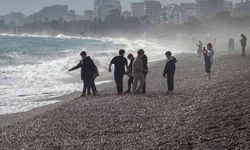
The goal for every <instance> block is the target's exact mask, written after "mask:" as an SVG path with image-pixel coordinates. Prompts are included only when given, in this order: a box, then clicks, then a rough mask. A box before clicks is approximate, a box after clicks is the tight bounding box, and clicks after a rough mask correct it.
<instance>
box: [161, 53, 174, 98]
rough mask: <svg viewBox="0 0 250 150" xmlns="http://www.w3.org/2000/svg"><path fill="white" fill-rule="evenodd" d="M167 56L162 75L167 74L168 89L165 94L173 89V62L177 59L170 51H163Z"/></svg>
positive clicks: (170, 92)
mask: <svg viewBox="0 0 250 150" xmlns="http://www.w3.org/2000/svg"><path fill="white" fill-rule="evenodd" d="M165 55H166V57H167V62H166V66H165V69H164V72H163V77H164V78H166V75H167V84H168V91H167V94H172V93H173V91H174V74H175V68H176V67H175V64H176V63H177V60H176V58H175V57H173V56H172V53H171V52H170V51H167V52H166V53H165Z"/></svg>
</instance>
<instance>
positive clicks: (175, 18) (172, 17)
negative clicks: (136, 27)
mask: <svg viewBox="0 0 250 150" xmlns="http://www.w3.org/2000/svg"><path fill="white" fill-rule="evenodd" d="M181 16H182V10H181V7H180V6H179V5H177V4H169V5H166V6H164V8H163V9H162V23H170V24H181V23H182V22H181Z"/></svg>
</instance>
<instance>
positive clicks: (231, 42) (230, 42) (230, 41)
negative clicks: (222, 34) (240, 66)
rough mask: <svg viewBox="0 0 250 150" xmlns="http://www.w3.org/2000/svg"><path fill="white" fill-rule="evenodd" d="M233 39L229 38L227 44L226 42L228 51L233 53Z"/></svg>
mask: <svg viewBox="0 0 250 150" xmlns="http://www.w3.org/2000/svg"><path fill="white" fill-rule="evenodd" d="M234 45H235V43H234V39H233V38H229V42H228V50H229V51H233V50H234Z"/></svg>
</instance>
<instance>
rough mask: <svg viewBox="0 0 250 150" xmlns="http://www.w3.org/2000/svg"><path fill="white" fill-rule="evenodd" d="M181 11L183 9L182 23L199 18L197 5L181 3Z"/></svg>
mask: <svg viewBox="0 0 250 150" xmlns="http://www.w3.org/2000/svg"><path fill="white" fill-rule="evenodd" d="M180 9H181V19H180V23H185V22H189V21H191V20H192V19H193V18H196V17H197V13H196V3H181V4H180Z"/></svg>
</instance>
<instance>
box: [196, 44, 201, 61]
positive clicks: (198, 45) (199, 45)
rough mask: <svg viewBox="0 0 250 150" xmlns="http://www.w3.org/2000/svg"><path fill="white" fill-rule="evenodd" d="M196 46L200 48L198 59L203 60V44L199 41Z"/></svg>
mask: <svg viewBox="0 0 250 150" xmlns="http://www.w3.org/2000/svg"><path fill="white" fill-rule="evenodd" d="M196 45H197V47H198V50H197V54H198V58H201V54H202V42H201V41H199V43H198V44H196Z"/></svg>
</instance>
